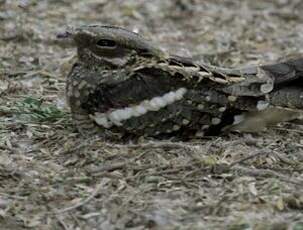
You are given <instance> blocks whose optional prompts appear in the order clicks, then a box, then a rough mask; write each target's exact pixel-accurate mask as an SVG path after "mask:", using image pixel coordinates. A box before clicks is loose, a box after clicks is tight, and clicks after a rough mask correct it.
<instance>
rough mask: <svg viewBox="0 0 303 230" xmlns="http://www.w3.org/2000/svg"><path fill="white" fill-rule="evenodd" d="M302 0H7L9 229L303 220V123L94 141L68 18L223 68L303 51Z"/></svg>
mask: <svg viewBox="0 0 303 230" xmlns="http://www.w3.org/2000/svg"><path fill="white" fill-rule="evenodd" d="M302 11H303V4H302V1H301V0H279V1H275V0H271V1H261V0H256V1H250V0H243V1H237V0H226V1H220V0H214V1H213V0H212V1H211V0H209V1H198V0H190V1H183V0H174V1H173V0H171V1H163V0H155V1H147V0H128V1H122V0H88V1H81V0H74V1H72V0H70V1H69V0H64V1H58V0H44V1H38V0H27V1H26V0H23V1H17V0H16V1H10V0H7V1H5V0H4V1H3V0H0V229H17V230H18V229H303V221H302V220H303V214H302V211H303V195H302V194H303V193H302V190H303V176H302V171H303V163H302V162H303V136H302V132H303V127H302V126H300V125H295V124H284V125H283V126H280V127H279V128H276V129H272V130H270V131H268V132H264V133H260V134H259V135H253V136H252V135H242V134H241V135H229V136H221V137H211V138H204V139H199V140H193V141H191V142H186V143H183V142H170V141H165V142H164V141H156V140H153V141H149V140H141V141H140V142H139V143H136V144H135V143H129V144H122V143H116V144H111V143H105V142H102V141H100V140H98V139H90V140H87V139H83V138H81V137H80V136H79V134H78V133H77V132H76V130H75V128H74V127H73V125H72V124H71V120H70V116H69V112H68V109H67V108H66V104H65V101H64V81H65V78H64V76H62V75H64V74H65V73H66V71H68V66H69V64H68V63H69V60H70V59H71V58H72V57H73V55H74V53H75V50H74V49H72V48H71V47H65V46H64V45H63V44H59V43H58V42H57V41H56V39H55V35H56V33H58V32H60V31H62V30H63V29H64V28H66V26H67V25H72V26H75V25H79V24H84V23H101V24H115V25H120V26H125V27H128V28H130V29H133V30H137V31H139V32H140V33H143V34H144V35H145V36H147V37H149V38H150V39H152V40H153V41H154V42H156V43H158V44H159V45H161V46H162V47H163V48H166V49H168V50H170V51H171V52H174V53H177V54H182V55H189V54H191V55H193V56H194V57H195V58H197V59H200V60H204V61H209V62H211V63H213V64H217V65H221V66H226V67H227V66H239V65H242V64H249V63H250V64H252V63H254V64H256V63H263V62H267V61H274V60H277V59H279V58H285V57H286V56H288V55H291V54H296V53H300V52H301V53H302V51H303V49H302V47H303V26H302V25H303V16H302V14H301V13H302Z"/></svg>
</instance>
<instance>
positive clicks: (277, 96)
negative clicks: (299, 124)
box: [60, 25, 303, 137]
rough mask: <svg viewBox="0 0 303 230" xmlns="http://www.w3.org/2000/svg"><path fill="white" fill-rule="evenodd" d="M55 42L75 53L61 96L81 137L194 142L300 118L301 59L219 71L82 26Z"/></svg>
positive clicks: (125, 34) (132, 37)
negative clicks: (74, 49)
mask: <svg viewBox="0 0 303 230" xmlns="http://www.w3.org/2000/svg"><path fill="white" fill-rule="evenodd" d="M60 37H61V38H62V37H64V38H70V39H71V40H72V41H73V42H74V44H75V45H76V47H77V61H76V63H75V64H74V65H73V67H72V70H71V71H70V73H69V75H68V76H67V84H66V94H67V99H68V103H69V105H70V108H71V113H72V118H73V121H74V123H75V125H76V126H77V128H78V130H79V131H80V132H81V133H82V134H84V135H87V134H101V135H104V136H111V135H114V136H118V137H122V136H125V135H126V136H127V135H130V136H133V135H135V136H158V137H166V136H182V137H194V136H198V137H200V136H203V135H214V134H219V133H220V132H223V131H224V132H225V131H230V130H233V131H245V132H253V131H259V130H262V129H263V128H264V127H266V126H268V125H274V124H276V123H278V122H281V121H287V120H292V119H297V118H299V117H301V115H302V114H301V109H303V100H302V98H303V83H302V82H303V81H302V80H303V57H302V58H297V59H293V60H289V61H286V62H284V63H279V64H273V65H264V66H252V67H249V68H242V69H225V68H219V67H214V66H211V65H206V64H201V63H199V64H198V63H195V62H194V61H193V60H191V59H190V58H184V57H179V56H174V55H169V54H167V53H166V52H164V51H162V50H161V49H159V48H158V47H157V46H155V45H153V44H152V43H151V42H150V41H148V40H146V39H145V38H143V37H141V36H140V35H139V34H137V33H134V32H131V31H128V30H126V29H123V28H119V27H114V26H100V25H87V26H81V27H78V28H74V29H72V30H71V31H68V32H66V33H64V34H61V36H60Z"/></svg>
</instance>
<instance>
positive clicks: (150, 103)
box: [90, 88, 187, 128]
mask: <svg viewBox="0 0 303 230" xmlns="http://www.w3.org/2000/svg"><path fill="white" fill-rule="evenodd" d="M186 91H187V89H186V88H179V89H178V90H176V91H171V92H168V93H166V94H164V95H163V96H160V97H154V98H152V99H151V100H144V101H143V102H141V103H140V104H139V105H135V106H131V107H126V108H122V109H116V110H112V111H109V112H106V113H98V112H97V113H95V114H94V115H90V117H91V118H92V119H93V120H95V122H96V123H97V124H98V125H101V126H103V127H105V128H110V127H112V126H113V125H116V126H121V125H122V124H121V122H122V121H125V120H128V119H130V118H132V117H139V116H142V115H144V114H146V113H147V112H149V111H158V110H160V109H161V108H164V107H166V106H167V105H170V104H172V103H174V102H176V101H179V100H181V99H182V98H183V96H184V94H185V93H186Z"/></svg>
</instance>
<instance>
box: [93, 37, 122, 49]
mask: <svg viewBox="0 0 303 230" xmlns="http://www.w3.org/2000/svg"><path fill="white" fill-rule="evenodd" d="M96 44H97V46H100V47H102V48H114V47H116V46H117V44H116V42H115V41H113V40H109V39H101V40H99V41H98V42H97V43H96Z"/></svg>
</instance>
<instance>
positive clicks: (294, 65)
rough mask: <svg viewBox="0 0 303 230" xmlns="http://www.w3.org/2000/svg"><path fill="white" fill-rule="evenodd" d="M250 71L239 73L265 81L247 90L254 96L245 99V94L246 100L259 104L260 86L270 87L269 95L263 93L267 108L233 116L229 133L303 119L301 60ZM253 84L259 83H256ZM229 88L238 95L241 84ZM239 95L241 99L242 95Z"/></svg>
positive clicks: (260, 128) (253, 130) (260, 67)
mask: <svg viewBox="0 0 303 230" xmlns="http://www.w3.org/2000/svg"><path fill="white" fill-rule="evenodd" d="M251 70H252V69H250V72H245V71H243V70H242V74H244V75H246V76H247V78H249V77H252V78H254V77H255V78H256V79H258V76H259V77H261V79H265V82H260V85H259V86H260V87H258V88H253V89H254V91H252V90H251V89H250V90H251V92H253V93H254V94H253V93H252V95H248V97H247V95H245V96H246V97H247V98H246V99H248V100H254V101H255V100H257V101H258V100H259V98H261V97H262V86H266V85H267V86H268V85H269V88H268V89H269V90H268V91H269V92H263V93H264V94H263V95H264V96H265V97H266V98H267V102H268V105H269V107H267V108H266V109H264V110H263V109H262V110H260V111H258V110H247V111H246V112H244V113H242V114H239V115H236V116H235V119H234V124H233V125H231V126H230V127H229V129H230V130H237V131H244V132H256V131H260V130H262V129H264V128H265V127H268V126H272V125H275V124H277V123H280V122H285V121H291V120H295V119H303V58H297V59H292V60H288V61H285V62H281V63H277V64H272V65H264V66H258V67H256V68H255V70H253V71H251ZM261 75H262V76H261ZM256 82H257V83H259V82H258V80H257V81H256ZM232 87H234V88H232V90H233V91H234V92H236V93H237V92H240V90H238V88H239V89H241V85H240V86H238V85H233V86H232ZM248 87H249V85H248ZM230 88H231V87H230ZM242 88H243V85H242ZM265 89H266V88H265ZM247 92H249V91H247ZM238 96H239V97H240V98H241V97H243V96H242V95H241V94H239V95H238ZM249 98H250V99H249ZM262 100H263V99H262Z"/></svg>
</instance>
